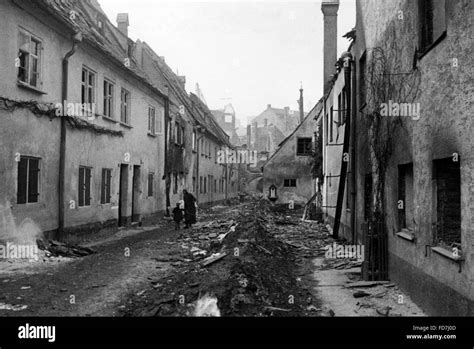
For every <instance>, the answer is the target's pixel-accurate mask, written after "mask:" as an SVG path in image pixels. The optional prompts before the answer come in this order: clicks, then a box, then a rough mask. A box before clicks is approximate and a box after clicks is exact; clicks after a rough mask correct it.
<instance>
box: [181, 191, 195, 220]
mask: <svg viewBox="0 0 474 349" xmlns="http://www.w3.org/2000/svg"><path fill="white" fill-rule="evenodd" d="M183 199H184V223H185V224H186V226H185V227H184V229H188V228H190V227H191V226H192V225H193V224H195V223H196V198H195V197H194V195H193V194H191V193H189V192H188V191H187V190H183Z"/></svg>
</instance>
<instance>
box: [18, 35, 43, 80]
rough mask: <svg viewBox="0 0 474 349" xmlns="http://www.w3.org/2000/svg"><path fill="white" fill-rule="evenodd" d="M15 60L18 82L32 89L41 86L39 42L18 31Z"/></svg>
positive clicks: (40, 45)
mask: <svg viewBox="0 0 474 349" xmlns="http://www.w3.org/2000/svg"><path fill="white" fill-rule="evenodd" d="M19 47H20V48H19V52H18V59H17V67H18V80H19V81H21V82H22V83H25V84H27V85H29V86H32V87H40V85H41V51H42V44H41V40H39V39H37V38H35V37H33V36H32V35H31V34H30V33H28V32H26V31H24V30H20V33H19Z"/></svg>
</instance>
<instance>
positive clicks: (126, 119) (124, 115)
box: [120, 87, 132, 126]
mask: <svg viewBox="0 0 474 349" xmlns="http://www.w3.org/2000/svg"><path fill="white" fill-rule="evenodd" d="M124 99H125V100H124ZM131 104H132V94H131V93H130V91H128V90H127V89H126V88H124V87H122V88H121V90H120V122H121V123H122V124H125V125H129V126H130V125H131V118H130V115H131Z"/></svg>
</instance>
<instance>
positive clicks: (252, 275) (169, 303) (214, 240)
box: [122, 200, 319, 316]
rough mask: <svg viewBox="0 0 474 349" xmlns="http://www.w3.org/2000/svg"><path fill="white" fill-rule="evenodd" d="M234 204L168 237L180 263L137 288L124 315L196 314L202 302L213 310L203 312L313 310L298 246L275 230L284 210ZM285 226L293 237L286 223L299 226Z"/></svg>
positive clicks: (293, 312) (263, 203)
mask: <svg viewBox="0 0 474 349" xmlns="http://www.w3.org/2000/svg"><path fill="white" fill-rule="evenodd" d="M231 212H232V213H231V214H229V211H226V215H227V216H226V217H222V219H217V220H214V221H210V222H204V223H200V224H197V225H196V226H195V229H193V230H186V231H184V232H183V233H182V234H181V235H180V236H179V238H178V239H177V240H175V241H169V244H170V248H176V247H177V246H179V248H181V250H182V252H183V253H182V256H181V257H179V258H180V259H179V260H178V259H177V258H176V259H175V260H178V261H177V262H176V263H175V264H174V266H175V267H176V269H174V270H172V271H171V272H169V273H168V274H167V275H166V276H165V277H162V278H159V279H157V280H151V285H150V287H149V288H148V289H147V290H144V292H140V294H135V295H133V296H132V297H131V298H130V299H129V303H128V304H126V305H124V306H123V312H122V315H124V316H195V315H196V314H201V313H202V312H201V311H197V309H198V308H199V309H201V308H203V304H205V305H209V307H210V309H211V310H212V311H211V310H209V311H208V312H204V313H210V314H219V315H221V316H311V315H316V313H317V312H316V311H315V310H317V309H318V306H319V305H318V304H317V302H316V300H315V299H313V298H314V297H313V296H312V294H311V292H310V291H309V290H308V289H306V288H305V287H304V286H303V285H302V284H301V280H299V278H298V266H297V264H296V262H297V259H298V258H297V256H296V254H295V249H296V248H295V247H294V246H291V245H290V244H288V243H285V242H284V241H281V240H280V239H278V238H276V237H275V235H276V234H275V232H276V231H277V230H278V229H274V227H275V226H277V225H279V224H281V223H275V222H273V220H276V222H282V220H284V221H285V222H286V220H287V218H285V217H281V216H280V215H278V214H275V213H273V212H272V211H271V204H270V203H268V202H266V201H265V200H259V201H254V202H252V203H247V204H243V205H240V206H239V208H238V209H236V210H233V211H231ZM203 216H205V215H201V216H200V217H203ZM214 217H215V215H214ZM281 227H285V229H286V234H287V238H288V239H289V240H291V239H293V240H291V241H294V242H295V244H296V243H297V241H298V239H297V237H296V236H293V235H292V234H291V232H290V231H289V228H288V227H290V228H291V229H295V231H293V233H294V234H297V232H296V227H297V226H296V225H295V226H293V224H292V223H291V224H288V225H286V224H284V225H281ZM280 233H281V234H283V232H282V231H280ZM204 308H205V309H208V307H204Z"/></svg>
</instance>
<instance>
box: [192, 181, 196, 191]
mask: <svg viewBox="0 0 474 349" xmlns="http://www.w3.org/2000/svg"><path fill="white" fill-rule="evenodd" d="M195 192H196V177H193V193H195Z"/></svg>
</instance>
